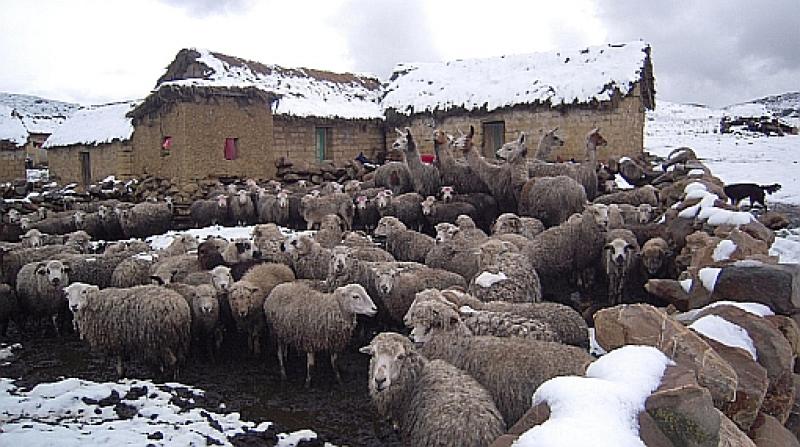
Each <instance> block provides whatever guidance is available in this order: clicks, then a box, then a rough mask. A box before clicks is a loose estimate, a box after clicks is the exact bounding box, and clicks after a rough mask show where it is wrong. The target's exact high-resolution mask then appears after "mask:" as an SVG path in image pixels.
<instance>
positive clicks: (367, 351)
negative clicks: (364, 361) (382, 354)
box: [358, 345, 375, 355]
mask: <svg viewBox="0 0 800 447" xmlns="http://www.w3.org/2000/svg"><path fill="white" fill-rule="evenodd" d="M358 352H360V353H362V354H367V355H372V354H374V353H375V350H374V349H373V348H372V346H371V345H367V346H364V347H363V348H360V349H359V350H358Z"/></svg>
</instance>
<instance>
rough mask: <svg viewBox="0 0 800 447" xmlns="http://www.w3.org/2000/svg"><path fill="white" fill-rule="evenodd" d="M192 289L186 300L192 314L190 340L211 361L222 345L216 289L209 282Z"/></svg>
mask: <svg viewBox="0 0 800 447" xmlns="http://www.w3.org/2000/svg"><path fill="white" fill-rule="evenodd" d="M171 286H175V284H171ZM187 287H192V286H187ZM192 289H193V293H192V294H191V299H190V300H189V302H188V303H189V308H190V310H191V314H192V331H191V336H192V340H193V341H194V342H195V345H197V346H198V347H200V348H201V349H203V350H204V351H205V353H206V355H208V357H209V358H210V359H211V360H212V361H213V360H214V359H216V355H217V352H218V351H219V348H220V346H221V345H222V325H221V323H220V303H219V299H218V296H217V291H216V289H214V286H212V285H211V284H200V285H197V286H194V287H192ZM178 292H179V293H180V291H178ZM184 298H186V295H184Z"/></svg>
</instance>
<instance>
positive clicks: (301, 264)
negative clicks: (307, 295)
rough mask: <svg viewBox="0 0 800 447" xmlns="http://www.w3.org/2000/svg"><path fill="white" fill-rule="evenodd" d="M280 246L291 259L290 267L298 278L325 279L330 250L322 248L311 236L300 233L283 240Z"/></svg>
mask: <svg viewBox="0 0 800 447" xmlns="http://www.w3.org/2000/svg"><path fill="white" fill-rule="evenodd" d="M282 248H283V250H284V251H286V252H288V253H289V255H290V256H291V259H292V269H293V270H294V273H295V275H297V277H298V278H303V279H319V280H322V279H326V278H327V277H328V267H329V264H330V258H331V250H329V249H327V248H323V247H322V246H321V245H320V244H319V242H317V241H315V240H314V238H313V237H311V236H309V235H306V234H301V235H300V236H293V237H290V238H288V239H287V240H286V241H284V243H283V245H282Z"/></svg>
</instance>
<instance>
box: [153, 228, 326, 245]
mask: <svg viewBox="0 0 800 447" xmlns="http://www.w3.org/2000/svg"><path fill="white" fill-rule="evenodd" d="M253 228H255V227H254V226H252V225H251V226H243V227H223V226H220V225H212V226H210V227H205V228H192V229H189V230H185V231H174V230H173V231H167V232H166V233H164V234H159V235H155V236H150V237H148V238H147V239H145V242H147V243H148V244H150V247H151V248H152V249H153V250H162V249H165V248H167V247H169V244H171V243H172V241H173V240H174V239H175V238H176V237H178V236H180V235H182V234H191V235H192V236H194V237H195V239H197V240H198V241H201V242H202V241H204V240H206V239H208V238H210V237H221V238H223V239H225V240H227V241H232V240H234V239H252V238H253ZM278 228H279V229H280V231H281V233H283V234H285V235H287V236H288V235H290V234H298V235H299V234H303V233H308V234H313V231H294V230H291V229H288V228H283V227H278Z"/></svg>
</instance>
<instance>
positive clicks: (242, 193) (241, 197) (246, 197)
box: [236, 190, 250, 205]
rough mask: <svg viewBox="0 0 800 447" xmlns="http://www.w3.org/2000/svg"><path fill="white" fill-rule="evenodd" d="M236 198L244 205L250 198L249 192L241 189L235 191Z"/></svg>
mask: <svg viewBox="0 0 800 447" xmlns="http://www.w3.org/2000/svg"><path fill="white" fill-rule="evenodd" d="M236 200H238V201H239V204H241V205H246V204H247V202H248V201H249V200H250V193H248V192H247V191H245V190H241V191H239V192H238V193H236Z"/></svg>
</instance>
